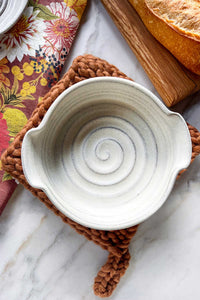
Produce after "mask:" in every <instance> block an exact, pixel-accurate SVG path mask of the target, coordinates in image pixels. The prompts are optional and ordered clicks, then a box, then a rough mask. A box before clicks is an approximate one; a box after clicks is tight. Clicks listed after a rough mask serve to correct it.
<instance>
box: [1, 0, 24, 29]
mask: <svg viewBox="0 0 200 300" xmlns="http://www.w3.org/2000/svg"><path fill="white" fill-rule="evenodd" d="M19 2H20V5H19ZM13 4H14V5H13ZM27 4H28V0H20V1H19V0H15V1H14V2H13V0H7V5H6V7H5V9H4V11H3V13H2V15H1V16H0V17H1V18H2V17H3V15H4V18H3V19H2V20H1V21H0V34H4V33H6V32H7V31H8V30H10V29H11V28H12V27H13V26H14V25H15V24H16V23H17V21H18V20H19V19H20V17H21V15H22V14H23V11H24V10H25V8H26V6H27ZM10 9H11V12H12V13H14V15H12V18H10ZM16 9H17V10H16ZM2 23H3V25H2Z"/></svg>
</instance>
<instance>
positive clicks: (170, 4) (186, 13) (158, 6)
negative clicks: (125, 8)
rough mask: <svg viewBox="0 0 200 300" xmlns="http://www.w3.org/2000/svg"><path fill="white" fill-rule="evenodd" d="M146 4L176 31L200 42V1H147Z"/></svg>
mask: <svg viewBox="0 0 200 300" xmlns="http://www.w3.org/2000/svg"><path fill="white" fill-rule="evenodd" d="M145 3H146V6H147V7H148V9H149V10H150V11H151V12H152V13H153V14H154V15H156V16H157V17H158V18H160V19H162V20H163V21H164V22H165V23H167V24H168V25H169V26H170V27H172V28H173V29H174V30H176V31H177V32H179V33H180V34H183V35H186V36H189V37H191V38H193V39H195V40H198V41H199V40H200V0H145Z"/></svg>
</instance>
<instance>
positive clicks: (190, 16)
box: [129, 0, 200, 75]
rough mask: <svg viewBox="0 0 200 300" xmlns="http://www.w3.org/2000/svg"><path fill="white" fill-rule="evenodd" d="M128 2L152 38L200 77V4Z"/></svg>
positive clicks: (195, 1) (166, 0)
mask: <svg viewBox="0 0 200 300" xmlns="http://www.w3.org/2000/svg"><path fill="white" fill-rule="evenodd" d="M129 2H130V3H131V4H132V5H133V7H134V8H135V9H136V11H137V13H138V14H139V15H140V17H141V19H142V20H143V22H144V24H145V26H146V27H147V29H148V30H149V31H150V32H151V33H152V35H153V36H154V37H155V38H156V39H157V40H158V41H159V42H160V43H161V44H162V45H163V46H165V47H166V48H167V49H168V50H169V51H170V52H171V53H172V54H173V55H174V56H175V57H176V58H177V59H178V60H179V61H180V62H181V63H182V64H183V65H184V66H185V67H186V68H188V69H189V70H191V71H192V72H194V73H196V74H198V75H200V1H199V0H129Z"/></svg>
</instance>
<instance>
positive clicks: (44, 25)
mask: <svg viewBox="0 0 200 300" xmlns="http://www.w3.org/2000/svg"><path fill="white" fill-rule="evenodd" d="M86 2H87V0H29V2H28V6H27V8H26V9H25V10H24V12H23V15H22V16H21V18H20V19H19V21H18V22H17V23H16V24H15V25H14V26H13V27H12V28H11V29H10V30H9V31H8V32H7V33H5V34H2V35H0V155H1V154H2V152H3V151H4V150H5V149H6V148H7V147H8V145H9V144H10V143H11V142H12V141H13V139H14V137H15V136H16V134H17V133H18V132H19V131H20V130H21V129H22V128H23V126H24V125H25V124H26V122H27V120H28V118H29V117H30V116H31V113H32V111H33V110H34V109H35V107H36V105H37V103H38V102H40V101H41V100H42V97H43V96H44V95H45V94H46V92H47V91H48V90H49V88H50V87H51V86H52V85H53V84H54V83H55V82H57V81H58V79H59V75H60V72H61V70H62V67H63V65H64V62H65V60H66V58H67V55H68V53H69V50H70V47H71V44H72V42H73V39H74V37H75V34H76V31H77V28H78V26H79V22H80V18H81V16H82V13H83V11H84V9H85V6H86ZM15 187H16V182H15V181H14V180H13V179H12V177H11V176H10V175H9V174H8V173H6V172H4V171H3V170H2V166H1V161H0V213H1V212H2V211H3V209H4V207H5V205H6V203H7V201H8V200H9V198H10V196H11V195H12V193H13V191H14V189H15Z"/></svg>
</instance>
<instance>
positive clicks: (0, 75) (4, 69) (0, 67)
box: [0, 58, 10, 88]
mask: <svg viewBox="0 0 200 300" xmlns="http://www.w3.org/2000/svg"><path fill="white" fill-rule="evenodd" d="M7 62H8V60H7V58H3V59H1V60H0V88H1V85H2V83H4V84H5V85H6V86H10V80H9V79H8V78H7V77H6V76H5V75H4V73H9V72H10V68H9V67H8V66H6V64H7Z"/></svg>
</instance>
